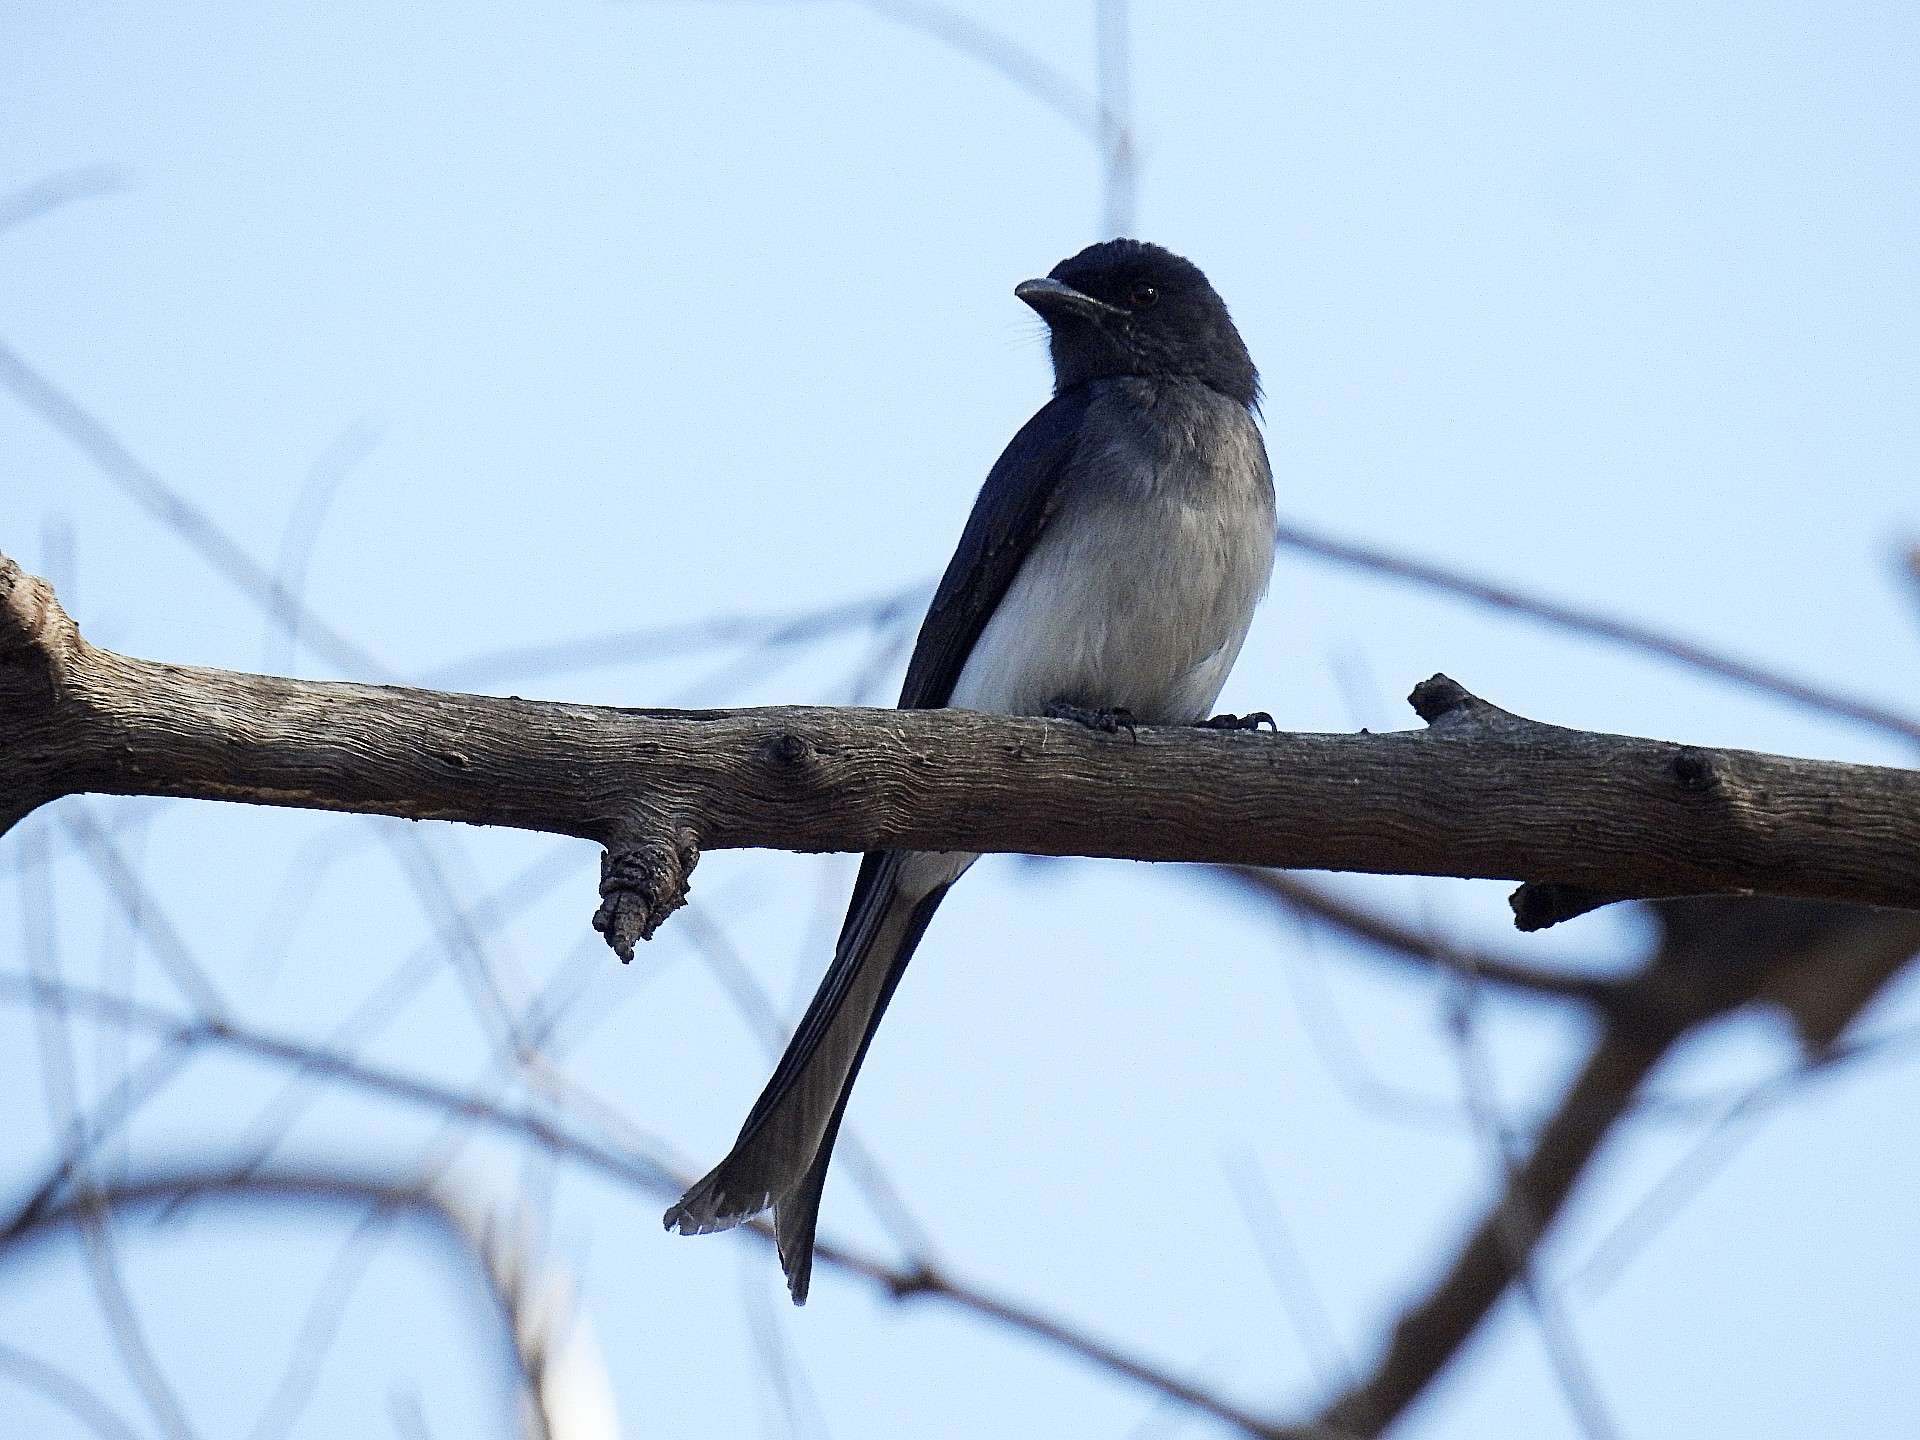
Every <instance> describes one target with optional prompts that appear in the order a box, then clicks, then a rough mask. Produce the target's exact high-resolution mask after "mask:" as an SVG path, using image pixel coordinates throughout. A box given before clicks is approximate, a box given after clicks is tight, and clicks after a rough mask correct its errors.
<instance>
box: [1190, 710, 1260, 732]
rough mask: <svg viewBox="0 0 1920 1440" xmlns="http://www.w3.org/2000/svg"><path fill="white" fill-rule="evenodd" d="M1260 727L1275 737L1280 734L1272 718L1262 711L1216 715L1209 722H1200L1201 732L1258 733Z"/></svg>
mask: <svg viewBox="0 0 1920 1440" xmlns="http://www.w3.org/2000/svg"><path fill="white" fill-rule="evenodd" d="M1262 725H1264V726H1266V727H1267V728H1268V729H1269V730H1271V731H1273V733H1274V734H1276V735H1278V734H1279V733H1280V727H1279V726H1278V725H1276V724H1274V723H1273V716H1271V715H1269V714H1267V712H1266V711H1264V710H1249V711H1248V712H1247V713H1246V714H1245V715H1216V716H1214V717H1213V718H1212V719H1211V720H1202V721H1201V722H1200V728H1201V729H1203V730H1251V731H1258V730H1259V728H1260V727H1261V726H1262Z"/></svg>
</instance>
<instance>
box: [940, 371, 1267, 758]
mask: <svg viewBox="0 0 1920 1440" xmlns="http://www.w3.org/2000/svg"><path fill="white" fill-rule="evenodd" d="M1143 392H1144V393H1143ZM1085 428H1086V429H1087V431H1088V433H1090V434H1092V435H1098V436H1101V437H1103V441H1102V443H1100V444H1098V445H1097V446H1094V447H1090V448H1089V449H1088V450H1086V451H1084V452H1083V453H1082V454H1080V455H1079V456H1077V457H1076V460H1075V468H1074V474H1073V475H1072V477H1071V479H1070V480H1069V482H1068V483H1067V486H1066V487H1065V489H1064V490H1063V493H1062V496H1061V501H1060V507H1059V509H1058V510H1057V511H1056V512H1055V514H1054V517H1053V519H1052V521H1051V523H1050V524H1049V525H1048V527H1047V530H1046V531H1045V533H1044V534H1043V535H1042V536H1041V538H1040V541H1039V543H1038V544H1037V545H1036V546H1035V547H1034V551H1033V553H1032V554H1031V555H1030V556H1028V558H1027V561H1026V563H1025V564H1024V565H1023V566H1022V567H1021V569H1020V572H1019V573H1018V575H1016V577H1015V578H1014V581H1013V584H1012V585H1011V587H1009V589H1008V592H1007V595H1006V597H1005V599H1004V600H1002V602H1001V604H1000V606H999V608H998V609H997V610H996V611H995V613H994V616H993V618H992V619H991V620H990V621H989V622H988V624H987V627H986V629H985V630H984V631H983V632H982V634H981V636H980V639H979V640H978V641H977V642H976V643H975V645H974V648H973V651H972V654H971V655H970V656H969V658H968V661H967V664H966V666H965V668H964V669H963V670H962V671H961V674H960V678H959V681H958V683H957V684H956V685H955V687H954V691H953V701H952V703H953V704H955V705H959V706H964V707H966V708H968V709H976V710H998V711H1005V712H1009V713H1014V714H1036V713H1039V712H1041V711H1043V710H1044V709H1045V708H1046V706H1047V705H1048V704H1049V703H1050V702H1052V701H1054V700H1056V699H1058V700H1067V701H1070V702H1071V703H1074V704H1077V705H1084V706H1089V707H1100V706H1114V707H1120V708H1124V709H1127V710H1131V711H1132V712H1133V714H1134V715H1135V716H1136V717H1137V718H1138V719H1140V720H1141V721H1143V722H1148V723H1153V722H1160V723H1186V722H1190V721H1193V720H1198V719H1202V718H1204V717H1205V716H1206V715H1207V714H1208V713H1209V712H1210V710H1211V708H1212V706H1213V702H1214V700H1215V699H1216V698H1217V697H1218V695H1219V693H1220V688H1221V686H1222V685H1224V684H1225V683H1226V678H1227V673H1228V671H1230V670H1231V669H1232V668H1233V662H1234V660H1235V659H1236V658H1237V657H1238V655H1239V653H1240V646H1241V643H1242V641H1244V640H1245V639H1246V634H1247V628H1248V626H1249V624H1250V623H1251V622H1252V618H1253V611H1254V607H1255V606H1256V605H1257V604H1258V603H1259V600H1260V597H1261V595H1262V594H1264V593H1265V591H1266V588H1267V581H1268V578H1269V576H1270V575H1271V573H1272V568H1273V527H1274V511H1273V485H1272V480H1271V478H1270V476H1269V473H1268V469H1267V459H1266V451H1265V447H1264V446H1263V445H1262V444H1261V441H1260V435H1259V431H1258V430H1257V428H1256V427H1255V426H1254V423H1253V420H1252V417H1251V416H1250V415H1248V414H1247V412H1246V411H1245V410H1244V409H1243V408H1242V407H1240V406H1239V405H1238V404H1236V403H1234V402H1233V401H1231V400H1228V399H1226V398H1225V397H1222V396H1218V395H1216V394H1215V393H1214V392H1213V391H1210V390H1206V389H1204V388H1203V387H1200V386H1198V385H1191V386H1174V387H1167V386H1160V387H1155V388H1154V390H1153V391H1151V392H1145V387H1139V386H1134V385H1131V384H1127V383H1125V382H1123V383H1122V384H1121V385H1119V386H1116V387H1114V392H1113V393H1112V394H1111V396H1109V397H1103V400H1102V402H1101V403H1097V404H1096V405H1095V407H1094V408H1093V409H1092V410H1091V411H1090V412H1089V414H1088V417H1087V420H1086V422H1085Z"/></svg>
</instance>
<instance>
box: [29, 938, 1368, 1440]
mask: <svg viewBox="0 0 1920 1440" xmlns="http://www.w3.org/2000/svg"><path fill="white" fill-rule="evenodd" d="M56 1001H58V1002H60V1003H63V1004H65V1005H66V1006H67V1007H68V1009H69V1010H70V1011H71V1012H72V1013H73V1014H74V1015H76V1016H79V1015H85V1016H91V1017H93V1018H95V1019H97V1020H100V1021H103V1022H105V1023H108V1024H115V1025H125V1026H129V1027H131V1028H134V1029H137V1030H142V1031H146V1032H150V1033H157V1034H161V1035H183V1036H185V1037H186V1038H187V1039H188V1040H189V1041H190V1042H191V1043H194V1044H199V1045H213V1046H218V1047H221V1048H224V1049H232V1050H236V1051H239V1052H243V1053H246V1054H250V1055H255V1056H258V1057H260V1058H262V1059H266V1060H270V1061H274V1062H276V1063H280V1064H285V1065H292V1066H296V1067H301V1068H305V1069H307V1070H310V1071H312V1072H314V1073H317V1074H324V1075H327V1076H328V1077H330V1078H332V1079H335V1080H337V1081H339V1082H340V1083H342V1084H346V1085H349V1086H352V1087H354V1088H357V1089H364V1090H367V1091H369V1092H371V1093H374V1094H380V1095H385V1096H388V1097H390V1098H393V1099H396V1100H401V1101H404V1102H406V1103H408V1104H412V1105H420V1106H425V1107H427V1108H430V1109H435V1110H440V1111H443V1112H445V1113H447V1114H450V1115H457V1116H461V1117H464V1118H466V1119H468V1120H471V1121H473V1122H474V1123H476V1124H479V1125H484V1126H486V1127H487V1128H489V1129H493V1130H496V1131H499V1132H501V1133H505V1134H511V1135H519V1136H521V1137H524V1138H525V1139H528V1140H531V1141H533V1142H534V1143H537V1144H539V1145H542V1146H545V1147H547V1148H549V1149H551V1150H552V1151H553V1152H554V1153H555V1154H557V1155H560V1156H562V1157H564V1158H566V1159H568V1160H570V1161H571V1162H573V1163H575V1164H577V1165H580V1166H582V1167H584V1168H586V1169H589V1170H592V1171H595V1172H597V1173H599V1174H601V1175H604V1176H606V1177H608V1178H610V1179H613V1180H616V1181H619V1182H621V1183H623V1184H627V1185H633V1186H637V1187H639V1188H641V1189H643V1190H646V1191H647V1192H649V1193H650V1194H654V1195H662V1196H671V1195H678V1194H679V1193H680V1192H681V1191H682V1190H683V1189H684V1188H685V1186H686V1183H687V1181H688V1179H689V1178H690V1177H688V1176H685V1175H682V1174H680V1173H677V1172H675V1171H673V1170H670V1169H668V1168H667V1167H666V1166H664V1165H662V1164H660V1163H659V1162H658V1161H656V1160H654V1159H652V1158H651V1157H650V1156H647V1155H645V1154H642V1153H640V1152H639V1151H636V1150H634V1149H632V1148H630V1147H628V1148H620V1149H615V1148H612V1147H610V1146H609V1145H607V1144H605V1143H603V1142H601V1141H598V1140H594V1139H589V1138H587V1137H584V1136H581V1135H578V1134H576V1133H575V1132H573V1131H572V1130H571V1129H569V1128H567V1127H565V1126H563V1125H561V1124H559V1123H557V1122H555V1121H554V1120H551V1119H549V1118H547V1117H545V1116H543V1115H539V1114H536V1113H531V1112H521V1111H510V1110H504V1109H502V1108H500V1107H499V1106H497V1105H493V1104H489V1103H487V1102H485V1101H482V1100H480V1099H477V1098H476V1097H475V1096H473V1095H472V1094H469V1093H463V1092H461V1091H458V1090H454V1089H451V1088H449V1087H446V1086H443V1085H440V1084H437V1083H436V1082H433V1081H430V1080H423V1079H419V1078H416V1077H413V1076H408V1075H402V1074H399V1073H396V1072H394V1071H390V1070H383V1069H380V1068H378V1067H375V1066H372V1065H368V1064H365V1063H364V1062H361V1061H359V1060H357V1059H354V1058H353V1057H351V1056H345V1055H337V1054H331V1053H327V1052H322V1051H318V1050H315V1049H313V1048H312V1047H310V1046H307V1045H304V1044H302V1043H300V1042H298V1041H295V1040H289V1039H284V1038H281V1037H278V1036H273V1035H268V1034H265V1033H263V1032H260V1031H255V1030H249V1029H245V1028H242V1027H240V1026H238V1025H236V1024H234V1023H233V1022H231V1021H228V1020H211V1019H209V1020H201V1021H190V1022H182V1021H181V1020H180V1019H179V1018H178V1017H176V1016H172V1015H169V1014H167V1013H166V1012H164V1011H161V1010H158V1009H155V1008H154V1007H151V1006H147V1005H142V1004H139V1003H137V1002H134V1001H130V1000H124V999H121V998H120V997H118V996H113V995H106V994H102V993H100V992H98V991H95V990H88V989H84V988H81V987H76V986H69V985H58V986H49V985H46V984H43V983H40V982H37V981H35V980H33V979H32V978H30V977H26V976H20V975H8V974H0V1003H11V1004H25V1005H29V1006H32V1005H45V1004H49V1003H54V1002H56ZM228 1173H240V1172H228ZM44 1213H45V1211H44V1209H43V1210H42V1211H39V1212H34V1214H32V1215H29V1214H25V1213H17V1214H16V1215H15V1216H14V1217H13V1219H12V1221H11V1223H10V1224H7V1225H0V1247H3V1246H4V1242H5V1235H6V1234H7V1233H8V1231H9V1230H11V1229H14V1228H19V1227H21V1226H23V1225H28V1224H31V1223H34V1221H35V1217H36V1216H37V1215H39V1214H44ZM740 1233H742V1234H745V1235H751V1236H754V1237H755V1238H757V1239H758V1240H760V1241H761V1242H763V1243H771V1240H772V1232H771V1230H770V1229H768V1228H767V1227H766V1226H764V1225H758V1224H756V1225H751V1226H746V1227H742V1230H741V1232H740ZM815 1253H816V1259H817V1260H818V1261H819V1262H820V1263H821V1264H822V1265H823V1266H825V1267H828V1268H832V1269H836V1270H840V1271H842V1272H844V1273H847V1274H850V1275H855V1276H859V1277H861V1278H864V1279H866V1280H868V1281H869V1282H871V1283H872V1284H874V1285H876V1286H877V1287H879V1288H880V1289H881V1290H882V1291H884V1292H885V1293H886V1294H888V1295H890V1296H892V1297H894V1298H895V1299H898V1300H903V1301H904V1300H908V1299H914V1298H931V1299H938V1300H942V1301H945V1302H946V1303H948V1304H951V1305H953V1306H955V1307H957V1308H959V1309H961V1310H963V1311H966V1312H968V1313H970V1314H972V1315H974V1316H975V1317H977V1318H982V1319H988V1320H992V1321H994V1322H997V1323H999V1324H1001V1325H1004V1326H1006V1327H1007V1328H1008V1329H1011V1330H1014V1331H1017V1332H1019V1333H1021V1334H1024V1335H1026V1336H1028V1337H1030V1338H1032V1339H1036V1340H1041V1341H1043V1342H1046V1343H1048V1344H1050V1345H1052V1346H1053V1347H1055V1348H1057V1349H1059V1350H1061V1351H1063V1352H1065V1353H1067V1354H1070V1355H1073V1356H1075V1357H1076V1358H1078V1359H1080V1360H1082V1361H1084V1362H1086V1363H1088V1364H1091V1365H1093V1366H1095V1367H1096V1368H1099V1369H1103V1370H1105V1371H1107V1372H1108V1373H1110V1374H1114V1375H1118V1376H1121V1377H1123V1378H1125V1379H1128V1380H1131V1381H1133V1382H1135V1383H1137V1384H1139V1385H1141V1386H1143V1387H1145V1388H1147V1389H1150V1390H1153V1391H1155V1392H1157V1393H1160V1394H1162V1395H1165V1396H1168V1397H1170V1398H1172V1399H1175V1400H1178V1401H1179V1402H1181V1403H1182V1404H1185V1405H1187V1406H1189V1407H1191V1408H1193V1409H1195V1410H1198V1411H1200V1412H1202V1413H1205V1414H1208V1415H1211V1416H1213V1417H1214V1418H1215V1419H1217V1420H1220V1421H1223V1422H1225V1423H1227V1424H1229V1425H1232V1426H1234V1427H1235V1428H1237V1429H1239V1430H1241V1431H1243V1432H1244V1433H1246V1434H1248V1435H1251V1436H1256V1437H1270V1440H1288V1437H1294V1436H1298V1435H1302V1434H1307V1433H1315V1434H1327V1433H1331V1432H1329V1431H1327V1430H1326V1429H1324V1428H1321V1429H1318V1430H1313V1431H1303V1430H1301V1429H1300V1428H1299V1427H1294V1426H1288V1425H1284V1424H1281V1423H1279V1422H1276V1421H1271V1420H1267V1419H1264V1418H1262V1417H1260V1416H1258V1415H1255V1414H1253V1413H1252V1412H1250V1411H1248V1410H1246V1409H1244V1408H1242V1407H1240V1406H1238V1405H1236V1404H1234V1403H1233V1402H1231V1401H1229V1400H1227V1399H1225V1398H1224V1397H1222V1396H1219V1395H1215V1394H1212V1393H1210V1392H1209V1391H1207V1390H1205V1389H1203V1388H1202V1387H1200V1386H1198V1385H1195V1384H1193V1383H1192V1382H1190V1381H1188V1380H1185V1379H1182V1378H1181V1377H1179V1376H1177V1375H1174V1374H1172V1373H1170V1372H1168V1371H1165V1370H1162V1369H1159V1368H1158V1367H1156V1366H1154V1365H1152V1364H1150V1363H1148V1362H1146V1361H1143V1360H1140V1359H1138V1358H1136V1357H1134V1356H1132V1355H1129V1354H1127V1353H1126V1352H1125V1351H1123V1350H1121V1349H1119V1348H1118V1347H1116V1346H1113V1345H1109V1344H1107V1343H1106V1342H1104V1341H1101V1340H1098V1339H1095V1338H1094V1337H1092V1336H1091V1335H1088V1334H1085V1333H1083V1332H1081V1331H1079V1330H1077V1329H1075V1328H1074V1327H1072V1326H1070V1325H1068V1324H1066V1323H1064V1322H1062V1321H1059V1320H1056V1319H1054V1318H1052V1317H1050V1316H1047V1315H1044V1314H1041V1313H1040V1312H1038V1311H1035V1310H1032V1309H1029V1308H1027V1307H1026V1306H1024V1305H1021V1304H1019V1303H1018V1302H1015V1301H1012V1300H1009V1299H1005V1298H1003V1297H1000V1296H997V1295H993V1294H991V1293H989V1292H987V1291H984V1290H981V1289H979V1288H977V1287H974V1286H971V1285H967V1284H963V1283H961V1282H958V1281H955V1280H953V1279H952V1278H951V1277H949V1276H948V1275H946V1274H945V1273H944V1272H939V1271H934V1270H929V1269H903V1268H900V1267H897V1266H894V1265H890V1264H888V1263H887V1262H885V1261H882V1260H879V1259H875V1258H872V1257H869V1256H866V1255H863V1254H861V1253H859V1252H857V1251H855V1250H851V1249H849V1248H847V1247H846V1246H844V1245H840V1244H837V1243H824V1242H823V1243H821V1244H820V1245H819V1246H818V1247H817V1248H816V1252H815Z"/></svg>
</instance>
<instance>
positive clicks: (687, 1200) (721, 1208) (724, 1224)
mask: <svg viewBox="0 0 1920 1440" xmlns="http://www.w3.org/2000/svg"><path fill="white" fill-rule="evenodd" d="M728 1180H729V1176H728V1174H727V1166H726V1163H725V1162H722V1163H721V1164H720V1165H719V1166H718V1167H717V1168H716V1169H715V1170H713V1172H712V1173H711V1174H709V1175H708V1176H707V1177H706V1178H705V1179H704V1180H701V1181H699V1182H698V1183H696V1184H694V1185H691V1186H689V1187H688V1189H687V1193H686V1194H684V1195H682V1196H681V1197H680V1199H679V1200H678V1201H677V1202H676V1203H675V1204H673V1205H671V1206H669V1207H668V1209H667V1213H666V1214H665V1215H664V1216H662V1217H661V1223H662V1224H663V1225H664V1226H665V1227H666V1228H667V1229H668V1230H674V1231H678V1232H679V1233H680V1234H682V1235H711V1234H713V1233H714V1232H715V1231H717V1230H731V1229H733V1228H734V1227H735V1226H736V1225H744V1224H745V1223H746V1222H747V1221H749V1220H751V1219H753V1217H754V1216H756V1215H758V1214H759V1213H760V1212H761V1211H763V1210H765V1209H766V1208H767V1207H768V1206H770V1205H771V1204H773V1196H771V1195H769V1194H766V1193H764V1192H756V1193H753V1194H745V1195H743V1194H739V1193H736V1192H734V1191H733V1189H732V1187H731V1186H730V1185H729V1184H728Z"/></svg>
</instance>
